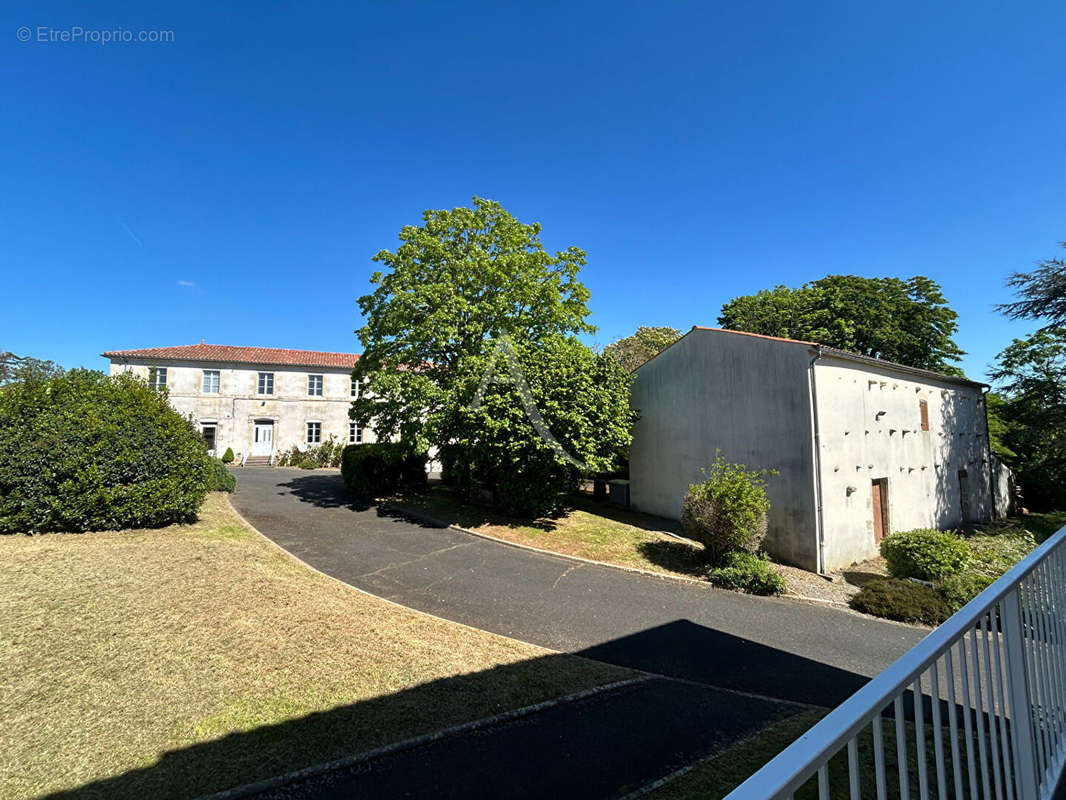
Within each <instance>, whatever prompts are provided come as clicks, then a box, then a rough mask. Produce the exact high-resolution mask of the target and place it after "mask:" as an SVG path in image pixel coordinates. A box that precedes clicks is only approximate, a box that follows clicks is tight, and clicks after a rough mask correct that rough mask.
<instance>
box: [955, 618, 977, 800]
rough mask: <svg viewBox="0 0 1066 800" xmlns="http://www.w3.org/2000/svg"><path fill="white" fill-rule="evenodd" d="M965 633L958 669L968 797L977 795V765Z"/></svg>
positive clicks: (960, 639)
mask: <svg viewBox="0 0 1066 800" xmlns="http://www.w3.org/2000/svg"><path fill="white" fill-rule="evenodd" d="M968 658H969V656H968V655H967V654H966V634H965V633H964V634H963V635H962V636H961V637H959V670H960V672H961V673H962V675H961V677H962V722H963V726H964V730H965V731H966V770H967V772H968V773H969V776H970V797H972V798H976V797H977V765H976V764H975V763H974V754H973V724H972V721H971V716H972V715H971V713H970V711H971V710H972V706H971V703H970V671H969V668H968V667H967V664H966V661H967V659H968Z"/></svg>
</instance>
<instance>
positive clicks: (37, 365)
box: [0, 352, 63, 386]
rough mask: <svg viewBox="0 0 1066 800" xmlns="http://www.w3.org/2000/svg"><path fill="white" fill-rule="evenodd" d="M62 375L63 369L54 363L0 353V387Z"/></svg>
mask: <svg viewBox="0 0 1066 800" xmlns="http://www.w3.org/2000/svg"><path fill="white" fill-rule="evenodd" d="M62 374H63V368H62V367H61V366H59V365H58V364H56V363H55V362H54V361H42V360H41V359H39V358H32V357H31V356H17V355H15V354H14V353H9V352H0V386H3V385H4V384H7V383H14V382H16V381H25V380H28V379H30V378H52V377H56V376H59V375H62Z"/></svg>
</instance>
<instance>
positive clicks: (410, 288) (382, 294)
mask: <svg viewBox="0 0 1066 800" xmlns="http://www.w3.org/2000/svg"><path fill="white" fill-rule="evenodd" d="M423 220H424V224H423V225H420V226H415V225H406V226H404V227H403V228H402V229H401V230H400V236H399V238H400V242H401V244H400V246H399V247H398V248H397V249H396V250H395V251H390V250H382V251H381V252H379V253H378V254H377V255H376V256H374V261H376V262H378V263H380V264H383V265H384V266H385V267H386V270H383V271H378V272H375V273H374V274H373V275H372V276H371V278H370V282H371V283H372V284H374V285H375V286H376V288H375V289H374V291H373V292H371V293H370V294H367V295H364V296H363V297H360V298H359V307H360V309H361V310H362V312H363V314H364V316H365V318H366V324H365V325H364V326H363V327H362V328H361V329H359V330H358V331H357V332H356V333H357V334H358V335H359V338H360V339H361V340H362V343H363V355H362V357H361V358H360V360H359V362H358V364H357V365H356V368H355V371H354V373H353V376H354V377H355V378H356V379H359V378H363V377H365V378H367V380H368V382H369V389H370V394H371V395H373V396H374V398H375V399H374V400H370V399H369V398H364V399H362V401H356V403H355V404H354V410H353V418H354V419H356V420H360V421H361V423H362V424H364V425H370V424H371V420H374V423H373V425H374V428H375V430H376V431H377V432H378V435H379V436H395V435H399V436H402V437H403V438H404V439H405V440H407V441H410V442H412V443H413V444H415V445H417V446H419V447H421V448H423V449H424V448H425V447H426V446H428V445H429V444H430V439H432V438H434V437H433V436H431V435H429V432H430V431H431V429H432V428H433V427H434V423H435V422H436V420H435V419H434V415H435V414H436V413H437V412H438V411H440V410H441V409H442V408H443V407H444V406H445V404H446V402H447V400H448V395H449V392H450V388H451V386H452V385H453V384H454V382H455V381H456V380H457V379H458V378H459V376H460V375H461V372H462V369H463V367H464V364H465V362H466V361H468V360H469V359H471V358H475V357H479V356H482V355H484V354H485V353H487V352H488V351H489V349H491V348H492V346H493V343H494V342H495V341H497V340H498V339H499V338H501V337H503V336H509V337H510V338H511V339H513V340H514V341H519V342H521V341H531V340H537V339H539V338H541V337H545V336H550V335H553V334H568V333H591V332H594V331H595V328H594V327H593V326H591V325H589V324H588V323H587V322H586V321H585V318H586V317H587V316H588V315H589V310H588V307H587V306H586V303H587V301H588V298H589V292H588V289H586V288H585V286H584V285H583V284H582V283H581V282H580V281H579V280H578V278H577V275H578V272H579V271H580V269H581V267H582V266H583V265H584V264H585V253H584V252H583V251H582V250H580V249H578V248H577V247H570V248H568V249H566V250H562V251H558V252H556V253H554V254H552V253H549V252H547V251H546V250H545V249H544V246H543V245H542V244H541V241H540V238H539V236H540V230H541V226H540V225H539V224H538V223H531V224H526V223H522V222H520V221H519V220H517V219H515V217H513V216H512V215H511V214H510V213H508V212H507V211H506V210H505V209H504V208H503V206H501V205H500V204H499V203H497V202H495V201H493V200H485V199H483V198H479V197H475V198H474V205H473V208H453V209H452V210H450V211H448V210H429V211H426V212H425V213H424V214H423Z"/></svg>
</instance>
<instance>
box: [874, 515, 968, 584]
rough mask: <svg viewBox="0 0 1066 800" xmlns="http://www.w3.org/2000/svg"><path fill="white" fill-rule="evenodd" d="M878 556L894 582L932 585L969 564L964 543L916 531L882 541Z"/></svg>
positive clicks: (945, 533)
mask: <svg viewBox="0 0 1066 800" xmlns="http://www.w3.org/2000/svg"><path fill="white" fill-rule="evenodd" d="M881 555H882V556H884V558H885V562H886V564H887V565H888V571H889V573H891V574H892V575H893V576H894V577H896V578H918V579H920V580H923V581H935V580H941V579H943V578H946V577H948V576H949V575H955V574H957V573H959V572H962V570H964V569H965V568H966V566H967V564H969V563H970V548H969V546H968V545H967V544H966V541H965V540H964V539H963V538H962V537H960V536H957V535H956V534H954V533H952V532H951V531H938V530H933V529H931V528H918V529H917V530H913V531H906V532H903V533H893V534H892V535H891V536H886V537H885V538H884V539H883V540H882V541H881Z"/></svg>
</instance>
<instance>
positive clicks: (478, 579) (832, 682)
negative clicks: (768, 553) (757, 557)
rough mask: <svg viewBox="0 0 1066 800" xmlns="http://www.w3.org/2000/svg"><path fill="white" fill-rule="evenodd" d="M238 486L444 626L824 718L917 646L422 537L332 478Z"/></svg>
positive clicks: (698, 588)
mask: <svg viewBox="0 0 1066 800" xmlns="http://www.w3.org/2000/svg"><path fill="white" fill-rule="evenodd" d="M238 474H239V479H238V484H237V492H236V494H235V495H234V496H233V503H234V505H235V506H236V507H237V508H238V510H239V511H240V512H241V513H242V514H243V515H244V516H245V517H246V518H247V519H248V520H249V521H250V522H251V523H252V524H253V525H255V526H256V528H258V529H259V530H260V531H261V532H262V533H263V534H265V535H266V536H268V537H270V538H271V539H272V540H274V541H275V542H276V543H277V544H279V545H281V546H282V547H284V548H285V549H286V550H288V551H289V552H291V553H293V554H294V555H296V556H298V557H300V558H301V559H303V560H304V561H306V562H307V563H309V564H311V565H313V566H314V567H316V568H318V569H320V570H321V571H322V572H325V573H327V574H329V575H332V576H334V577H336V578H339V579H340V580H342V581H345V582H346V583H349V584H351V585H353V586H356V587H358V588H360V589H363V590H365V591H367V592H371V593H373V594H376V595H379V596H381V597H384V598H387V599H389V600H393V601H395V602H397V603H401V604H403V605H406V606H410V607H412V608H416V609H419V610H421V611H427V612H429V613H432V614H436V615H438V616H441V617H445V618H447V619H451V620H455V621H457V622H462V623H465V624H467V625H472V626H474V627H477V628H482V629H484V630H488V631H493V632H495V633H500V634H503V635H505V636H511V637H514V638H517V639H522V640H524V641H527V642H532V643H534V644H538V645H542V646H544V647H549V648H552V649H555V650H561V651H567V652H575V653H580V654H581V655H584V656H587V657H590V658H596V659H600V660H604V661H610V662H612V663H615V664H620V665H624V666H630V667H636V668H639V669H643V670H647V671H649V672H654V673H659V674H662V675H665V676H669V677H672V678H679V679H683V680H691V681H696V682H699V683H703V684H707V685H710V686H716V687H722V688H727V689H733V690H739V691H745V692H751V693H754V694H759V695H765V696H769V697H774V698H778V699H782V700H792V701H798V702H804V703H812V704H817V705H835V704H837V703H839V702H841V701H842V700H843V699H845V698H846V697H847V696H848V695H850V694H851V693H852V692H853V691H854V690H855V689H856V688H858V687H859V686H860V685H862V684H863V683H864V682H865V681H866V679H867V678H868V677H870V676H873V675H875V674H876V673H877V672H879V671H880V670H882V669H883V668H884V667H886V666H887V665H888V664H890V663H891V662H892V661H894V660H895V659H896V658H897V657H898V656H900V655H901V654H902V653H903V652H905V651H906V650H907V649H908V648H909V647H911V646H912V645H914V644H915V643H916V642H917V641H918V640H919V639H921V638H922V636H923V635H924V632H923V631H921V630H919V629H916V628H911V627H907V626H903V625H897V624H893V623H889V622H882V621H879V620H876V619H873V618H869V617H863V616H860V615H858V614H854V613H852V612H850V611H847V610H844V609H837V608H833V607H827V606H820V605H815V604H808V603H803V602H797V601H794V600H785V599H778V598H760V597H750V596H747V595H740V594H735V593H733V592H727V591H722V590H718V589H714V588H713V587H710V586H707V585H703V584H697V583H688V582H679V581H673V580H665V579H661V578H655V577H651V576H644V575H639V574H633V573H627V572H623V571H620V570H616V569H611V568H610V567H600V566H596V565H591V564H583V563H580V562H575V561H572V560H569V559H566V558H563V557H557V556H551V555H543V554H540V553H535V552H530V551H526V550H521V549H518V548H515V547H511V546H509V545H505V544H499V543H496V542H493V541H489V540H486V539H482V538H480V537H476V536H471V535H469V534H466V533H462V532H461V531H456V530H452V529H447V528H434V527H431V526H427V525H422V524H419V523H416V522H412V521H409V520H407V519H405V518H402V517H399V516H396V515H394V514H389V513H387V512H385V511H383V510H379V509H378V508H377V507H374V506H368V505H367V504H365V503H361V502H356V501H353V499H352V498H351V496H349V495H348V494H347V493H346V492H345V489H344V487H343V484H342V483H341V479H340V475H339V474H337V473H325V472H310V473H309V472H305V471H302V470H286V469H253V468H245V469H243V470H241V471H240V472H239V473H238Z"/></svg>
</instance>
